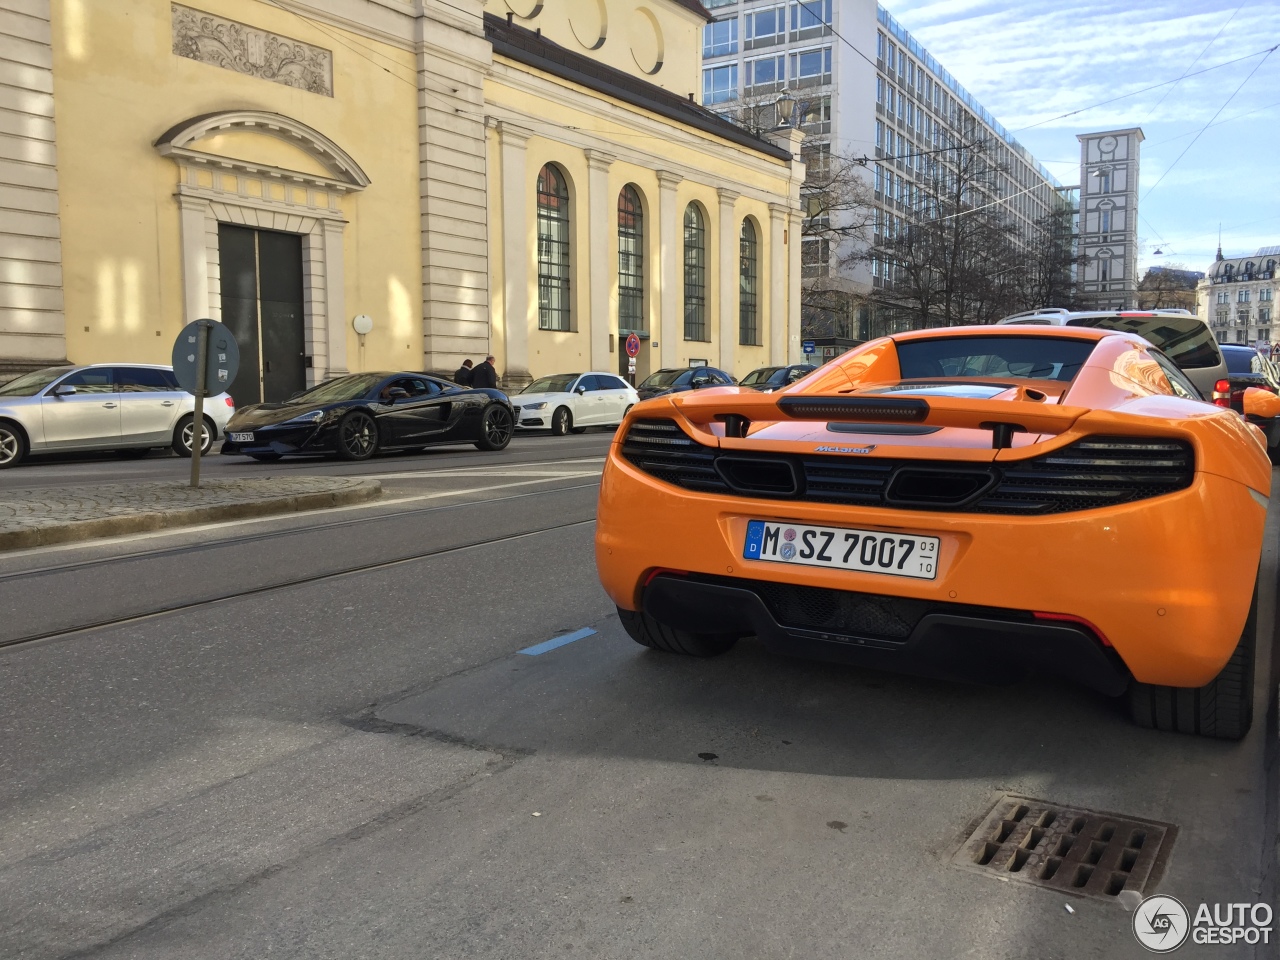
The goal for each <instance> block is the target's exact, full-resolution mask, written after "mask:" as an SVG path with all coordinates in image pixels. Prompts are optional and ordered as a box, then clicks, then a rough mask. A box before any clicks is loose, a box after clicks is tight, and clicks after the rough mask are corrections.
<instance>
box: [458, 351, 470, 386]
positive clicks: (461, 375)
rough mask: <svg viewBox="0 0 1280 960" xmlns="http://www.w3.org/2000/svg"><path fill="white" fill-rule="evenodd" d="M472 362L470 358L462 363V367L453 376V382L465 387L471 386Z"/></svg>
mask: <svg viewBox="0 0 1280 960" xmlns="http://www.w3.org/2000/svg"><path fill="white" fill-rule="evenodd" d="M471 376H472V374H471V360H470V358H468V359H466V360H463V361H462V366H460V367H459V368H458V369H457V371H456V372H455V373H454V375H453V382H454V383H460V384H462V385H463V386H464V387H469V386H471Z"/></svg>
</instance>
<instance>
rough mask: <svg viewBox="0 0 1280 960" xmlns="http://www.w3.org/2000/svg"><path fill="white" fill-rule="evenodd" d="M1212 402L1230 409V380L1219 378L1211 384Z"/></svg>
mask: <svg viewBox="0 0 1280 960" xmlns="http://www.w3.org/2000/svg"><path fill="white" fill-rule="evenodd" d="M1213 404H1214V406H1216V407H1226V408H1227V409H1228V410H1229V409H1231V381H1230V380H1219V381H1218V382H1217V383H1215V384H1214V385H1213Z"/></svg>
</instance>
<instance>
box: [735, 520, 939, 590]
mask: <svg viewBox="0 0 1280 960" xmlns="http://www.w3.org/2000/svg"><path fill="white" fill-rule="evenodd" d="M939 542H940V541H939V540H938V538H937V537H919V536H916V535H914V534H910V533H887V532H885V531H883V530H851V529H849V528H848V527H815V526H810V525H809V524H801V523H774V522H772V521H769V520H752V521H750V522H749V523H748V524H747V541H746V543H745V544H744V545H743V548H742V556H743V557H745V558H746V559H747V560H771V561H774V562H775V563H799V564H804V565H806V566H810V567H834V568H836V569H837V570H860V571H862V572H864V573H883V574H888V575H889V576H892V577H913V578H915V579H917V580H933V579H934V578H935V577H937V575H938V544H939Z"/></svg>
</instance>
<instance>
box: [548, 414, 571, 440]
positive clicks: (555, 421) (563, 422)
mask: <svg viewBox="0 0 1280 960" xmlns="http://www.w3.org/2000/svg"><path fill="white" fill-rule="evenodd" d="M572 429H573V414H571V413H570V412H569V408H568V407H556V412H555V413H553V414H552V415H551V435H552V436H553V437H563V436H564V435H565V434H566V433H568V432H569V431H570V430H572Z"/></svg>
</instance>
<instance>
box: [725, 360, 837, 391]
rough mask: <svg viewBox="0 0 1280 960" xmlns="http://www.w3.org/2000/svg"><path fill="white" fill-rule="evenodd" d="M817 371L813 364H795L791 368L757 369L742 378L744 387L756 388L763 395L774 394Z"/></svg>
mask: <svg viewBox="0 0 1280 960" xmlns="http://www.w3.org/2000/svg"><path fill="white" fill-rule="evenodd" d="M817 369H818V368H817V367H815V366H814V365H813V364H812V363H793V364H792V365H791V366H789V367H757V368H756V369H754V370H752V371H751V372H750V373H748V374H747V375H746V376H745V377H743V378H742V386H744V387H754V388H755V389H757V390H759V391H760V392H761V393H773V391H775V390H781V389H782V388H783V387H789V386H791V384H793V383H795V382H796V381H797V380H799V379H801V378H802V377H806V376H808V375H809V374H810V373H813V371H814V370H817Z"/></svg>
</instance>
